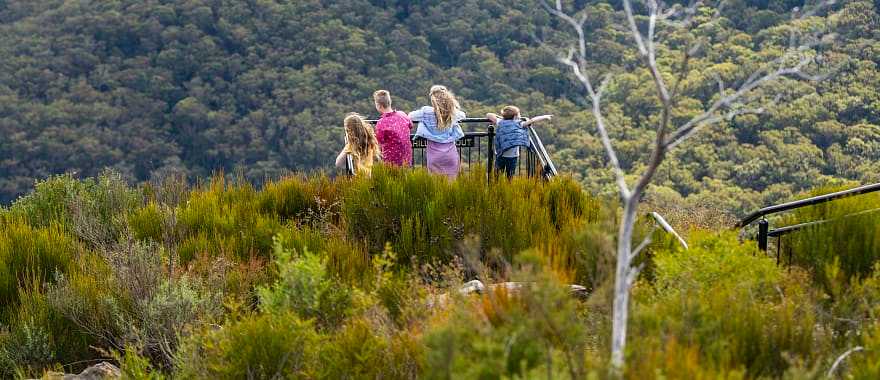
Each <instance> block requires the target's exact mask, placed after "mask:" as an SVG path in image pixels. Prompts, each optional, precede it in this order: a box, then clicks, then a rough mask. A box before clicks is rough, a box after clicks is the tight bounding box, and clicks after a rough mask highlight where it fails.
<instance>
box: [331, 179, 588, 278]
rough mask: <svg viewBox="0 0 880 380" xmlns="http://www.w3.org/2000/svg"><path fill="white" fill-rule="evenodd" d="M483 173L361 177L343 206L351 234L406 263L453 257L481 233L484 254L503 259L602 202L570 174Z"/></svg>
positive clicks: (548, 237)
mask: <svg viewBox="0 0 880 380" xmlns="http://www.w3.org/2000/svg"><path fill="white" fill-rule="evenodd" d="M482 173H483V172H482V171H481V170H476V171H473V172H470V173H468V174H466V175H464V176H462V177H461V178H459V179H458V180H457V181H454V182H449V181H447V180H446V179H444V178H442V177H438V176H432V175H430V174H428V173H427V172H426V171H423V170H416V171H407V170H398V169H393V168H381V169H376V170H374V172H373V174H372V177H371V178H369V179H363V178H360V179H358V178H356V179H354V180H353V182H352V184H351V186H350V188H349V189H348V191H347V193H346V194H345V202H344V204H343V207H342V214H343V218H344V219H345V220H346V221H347V226H348V230H349V231H348V233H349V235H351V236H352V237H354V238H355V239H358V240H364V241H366V242H367V246H368V248H369V249H370V251H373V252H376V251H380V250H382V249H383V248H384V246H385V243H387V242H390V243H391V245H392V248H393V250H394V252H396V253H397V254H398V260H399V261H400V262H401V263H402V264H410V263H419V262H426V261H430V260H434V259H437V260H441V261H448V260H449V259H450V258H451V257H450V254H451V253H453V252H455V251H456V246H457V245H458V244H460V242H461V241H463V240H464V238H465V237H466V236H469V235H475V236H478V237H480V238H481V252H482V253H483V254H486V253H488V252H489V251H490V250H492V249H499V250H500V251H501V253H502V255H503V257H504V258H505V259H507V260H508V261H510V259H511V258H512V257H513V255H515V254H516V253H518V252H519V251H521V250H524V249H526V248H528V247H531V246H535V245H538V244H540V243H542V242H545V241H549V240H552V239H555V238H556V237H558V233H559V230H561V229H563V228H564V227H566V226H568V225H570V224H575V223H578V222H596V221H598V219H599V216H600V214H601V213H602V207H601V205H600V203H599V201H597V200H596V199H595V198H592V197H590V196H588V195H586V194H584V193H583V192H581V191H580V190H579V189H578V187H577V185H575V184H574V183H573V182H571V180H570V179H567V178H558V179H555V180H554V181H552V182H550V183H549V184H547V185H546V186H539V185H536V184H535V182H534V180H530V179H524V178H516V179H514V180H513V181H511V182H508V181H506V180H504V179H502V180H495V181H492V182H491V183H490V184H489V185H488V186H487V185H486V184H485V182H486V178H485V176H484V175H483V174H482Z"/></svg>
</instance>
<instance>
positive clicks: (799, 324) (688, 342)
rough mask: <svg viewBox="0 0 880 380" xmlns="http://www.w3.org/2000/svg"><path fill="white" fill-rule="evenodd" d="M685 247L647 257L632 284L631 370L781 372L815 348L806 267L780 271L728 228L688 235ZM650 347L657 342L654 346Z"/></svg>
mask: <svg viewBox="0 0 880 380" xmlns="http://www.w3.org/2000/svg"><path fill="white" fill-rule="evenodd" d="M690 246H691V247H690V249H689V250H687V251H683V250H680V249H679V250H673V251H665V252H660V253H658V254H657V255H656V256H655V257H654V264H655V265H656V267H655V272H654V274H655V278H654V281H653V284H643V285H642V286H639V289H638V290H637V291H636V295H637V296H636V297H637V301H636V305H637V306H636V307H635V308H634V310H633V321H632V326H633V330H634V331H633V335H634V336H643V337H647V336H651V337H652V338H645V339H639V340H637V341H636V343H635V345H634V347H631V352H630V356H631V360H630V362H631V363H634V364H635V365H634V366H632V367H630V368H629V370H630V376H634V377H643V376H648V375H649V374H655V373H660V374H663V375H664V376H669V377H673V378H713V377H715V376H721V375H724V376H734V375H735V374H737V373H738V374H739V375H736V376H734V377H739V376H748V377H760V376H780V375H781V374H782V372H783V371H784V370H785V369H786V368H787V366H788V363H789V360H790V359H801V360H805V361H809V360H811V359H812V358H813V357H814V355H815V353H816V352H819V351H821V348H822V347H823V346H822V341H821V340H820V337H819V336H815V335H814V331H815V330H814V328H815V318H816V317H815V314H814V306H813V301H811V294H810V291H809V289H808V288H805V286H804V283H805V275H804V274H803V273H800V272H791V273H787V272H785V271H783V270H782V269H781V268H779V267H777V266H776V264H775V262H774V261H773V260H772V259H769V258H766V257H762V256H761V255H757V254H756V253H757V252H756V249H755V248H754V246H753V244H741V243H739V242H738V241H737V238H736V235H735V233H733V232H726V233H720V234H709V233H698V234H693V235H691V241H690ZM657 347H664V350H665V352H664V353H662V354H661V353H660V352H658V351H657Z"/></svg>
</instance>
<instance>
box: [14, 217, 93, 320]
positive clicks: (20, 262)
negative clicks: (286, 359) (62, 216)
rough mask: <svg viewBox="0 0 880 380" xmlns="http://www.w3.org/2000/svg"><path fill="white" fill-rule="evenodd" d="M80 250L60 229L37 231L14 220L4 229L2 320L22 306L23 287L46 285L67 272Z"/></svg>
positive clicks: (53, 227) (39, 229) (37, 229)
mask: <svg viewBox="0 0 880 380" xmlns="http://www.w3.org/2000/svg"><path fill="white" fill-rule="evenodd" d="M79 251H80V247H79V245H78V244H77V242H76V241H75V240H74V239H73V238H71V237H70V236H68V235H67V234H66V233H65V232H64V231H63V230H62V229H61V228H60V227H59V226H57V225H52V226H50V227H46V228H33V227H30V226H28V225H27V224H24V223H16V222H14V221H10V222H6V223H3V225H2V229H0V304H2V308H0V311H2V312H0V317H3V316H5V314H6V313H7V312H8V310H10V308H12V307H14V306H15V305H16V304H18V294H19V292H20V288H21V287H26V286H28V285H33V284H34V283H36V284H38V285H39V284H42V283H43V282H48V281H50V280H51V279H52V277H53V276H54V275H55V273H59V272H60V273H63V272H66V271H67V270H68V269H69V268H70V266H71V262H72V261H73V260H74V258H75V257H76V255H77V253H78V252H79Z"/></svg>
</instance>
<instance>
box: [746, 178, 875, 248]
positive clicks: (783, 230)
mask: <svg viewBox="0 0 880 380" xmlns="http://www.w3.org/2000/svg"><path fill="white" fill-rule="evenodd" d="M877 191H880V183H875V184H871V185H864V186H859V187H856V188H852V189H849V190H842V191H837V192H834V193H830V194H825V195H819V196H815V197H810V198H807V199H801V200H797V201H792V202H786V203H782V204H778V205H773V206H768V207H764V208H762V209H760V210H758V211H755V212H753V213H751V214H749V215H748V216H746V217H745V218H743V219H742V220H741V221H739V222H738V223H737V224H736V226H735V227H736V228H740V229H743V228H746V227H748V226H749V225H751V224H752V223H754V222H755V221H758V234H757V236H756V238H755V240H757V243H758V249H760V250H762V251H765V252H766V251H767V244H768V242H769V238H771V237H774V238H776V239H777V240H776V247H777V248H776V262H777V263H779V260H780V252H779V251H780V249H781V248H780V247H781V239H782V237H783V236H785V235H787V234H790V233H792V232H795V231H799V230H802V229H804V228H807V227H810V226H816V225H820V224H825V223H828V222H831V220H814V221H808V222H804V223H799V224H794V225H790V226H784V227H779V228H775V229H770V222H769V221H767V219H766V217H767V216H768V215H773V214H779V213H783V212H786V211H791V210H796V209H799V208H803V207H808V206H814V205H818V204H822V203H827V202H832V201H835V200H838V199H843V198H849V197H854V196H856V195H862V194H868V193H873V192H877ZM877 211H880V209H873V210H866V211H861V212H857V213H853V214H849V215H844V216H843V217H842V218H848V217H852V216H857V215H862V214H866V213H871V212H877ZM790 257H791V253H789V261H791V258H790Z"/></svg>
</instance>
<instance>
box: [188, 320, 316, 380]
mask: <svg viewBox="0 0 880 380" xmlns="http://www.w3.org/2000/svg"><path fill="white" fill-rule="evenodd" d="M320 342H321V338H320V336H319V335H318V334H317V333H316V332H315V330H314V326H313V325H312V323H311V322H309V321H303V320H302V319H300V318H299V317H297V316H296V315H295V314H293V313H280V314H261V315H255V316H248V317H246V318H244V319H242V320H240V321H235V322H232V321H230V322H227V323H226V324H225V325H224V326H223V327H221V328H219V329H209V330H205V331H204V332H203V333H201V334H196V335H193V336H191V337H189V338H188V339H187V340H186V341H185V343H184V344H183V346H182V348H181V351H180V353H179V354H178V356H177V362H176V363H177V365H176V368H177V370H176V371H175V378H180V379H273V378H283V379H302V378H313V377H315V373H316V371H317V362H318V348H319V347H320V346H319V344H320Z"/></svg>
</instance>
